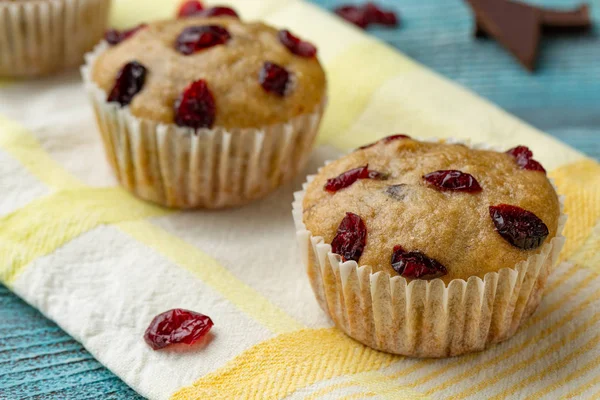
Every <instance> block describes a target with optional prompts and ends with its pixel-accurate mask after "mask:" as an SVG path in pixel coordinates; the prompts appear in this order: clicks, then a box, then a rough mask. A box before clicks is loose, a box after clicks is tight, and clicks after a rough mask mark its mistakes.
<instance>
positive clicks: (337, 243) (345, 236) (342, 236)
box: [331, 212, 367, 262]
mask: <svg viewBox="0 0 600 400" xmlns="http://www.w3.org/2000/svg"><path fill="white" fill-rule="evenodd" d="M366 243H367V227H366V226H365V223H364V222H363V220H362V218H360V217H359V216H358V215H356V214H353V213H350V212H348V213H346V216H345V217H344V219H343V220H342V222H341V223H340V225H339V226H338V229H337V233H336V235H335V237H334V238H333V241H332V242H331V250H332V251H333V252H334V253H335V254H339V255H340V256H341V257H342V261H348V260H354V261H356V262H358V260H359V259H360V256H361V255H362V253H363V250H364V249H365V245H366Z"/></svg>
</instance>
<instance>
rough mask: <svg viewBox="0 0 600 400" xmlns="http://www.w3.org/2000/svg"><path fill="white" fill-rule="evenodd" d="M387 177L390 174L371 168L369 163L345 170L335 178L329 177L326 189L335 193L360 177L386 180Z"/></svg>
mask: <svg viewBox="0 0 600 400" xmlns="http://www.w3.org/2000/svg"><path fill="white" fill-rule="evenodd" d="M387 177H388V175H387V174H384V173H382V172H379V171H372V170H369V165H368V164H367V165H365V166H362V167H358V168H353V169H351V170H348V171H346V172H343V173H341V174H340V175H338V176H336V177H335V178H331V179H328V180H327V183H326V184H325V190H327V191H328V192H331V193H334V192H337V191H338V190H340V189H343V188H346V187H348V186H350V185H352V184H353V183H354V182H356V181H357V180H359V179H378V180H384V179H387Z"/></svg>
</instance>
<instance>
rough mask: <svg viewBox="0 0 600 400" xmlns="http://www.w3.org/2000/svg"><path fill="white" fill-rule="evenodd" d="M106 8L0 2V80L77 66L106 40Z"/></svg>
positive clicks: (68, 2) (37, 0)
mask: <svg viewBox="0 0 600 400" xmlns="http://www.w3.org/2000/svg"><path fill="white" fill-rule="evenodd" d="M109 8H110V0H32V1H8V2H7V1H0V76H3V77H31V76H39V75H45V74H50V73H53V72H57V71H59V70H62V69H66V68H69V67H75V66H78V65H81V64H82V63H83V56H84V54H85V53H86V52H88V51H90V50H91V49H92V48H93V47H94V45H95V44H96V43H98V41H100V40H101V38H102V36H103V35H104V31H105V30H106V27H107V23H108V12H109Z"/></svg>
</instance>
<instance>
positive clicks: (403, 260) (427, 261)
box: [392, 246, 448, 279]
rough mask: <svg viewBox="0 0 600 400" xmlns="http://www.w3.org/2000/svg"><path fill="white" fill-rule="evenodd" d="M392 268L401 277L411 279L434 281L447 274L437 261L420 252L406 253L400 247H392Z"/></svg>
mask: <svg viewBox="0 0 600 400" xmlns="http://www.w3.org/2000/svg"><path fill="white" fill-rule="evenodd" d="M392 268H394V270H395V271H396V272H397V273H398V274H400V275H401V276H403V277H405V278H411V279H434V278H439V277H441V276H444V275H446V274H447V273H448V270H447V269H446V267H444V266H443V265H442V264H441V263H440V262H439V261H437V260H434V259H433V258H431V257H427V256H426V255H425V254H423V253H421V252H420V251H409V252H407V251H406V250H404V249H403V248H402V246H395V247H394V252H393V253H392Z"/></svg>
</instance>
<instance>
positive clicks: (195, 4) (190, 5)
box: [177, 0, 204, 18]
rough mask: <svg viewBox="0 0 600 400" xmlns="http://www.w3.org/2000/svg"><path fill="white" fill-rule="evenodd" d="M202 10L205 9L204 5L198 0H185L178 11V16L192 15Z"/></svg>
mask: <svg viewBox="0 0 600 400" xmlns="http://www.w3.org/2000/svg"><path fill="white" fill-rule="evenodd" d="M202 10H204V5H202V3H201V2H199V1H198V0H188V1H184V2H183V3H182V4H181V6H180V7H179V10H178V11H177V17H179V18H181V17H190V16H192V15H195V14H198V13H199V12H200V11H202Z"/></svg>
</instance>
